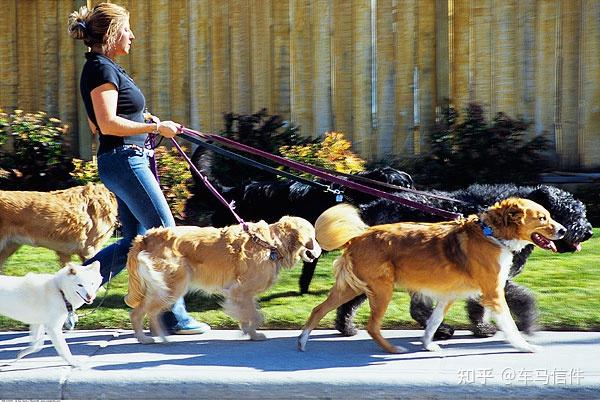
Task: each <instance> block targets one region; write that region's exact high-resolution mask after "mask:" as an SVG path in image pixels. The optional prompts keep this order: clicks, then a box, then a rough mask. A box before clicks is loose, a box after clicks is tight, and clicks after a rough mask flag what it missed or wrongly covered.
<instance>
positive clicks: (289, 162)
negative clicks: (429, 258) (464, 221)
mask: <svg viewBox="0 0 600 402" xmlns="http://www.w3.org/2000/svg"><path fill="white" fill-rule="evenodd" d="M179 129H180V132H182V133H185V134H188V135H190V136H197V137H200V138H202V139H213V140H215V141H218V142H220V143H223V144H225V145H228V146H230V147H232V148H235V149H239V150H241V151H244V152H248V153H251V154H254V155H258V156H262V157H263V158H267V159H271V160H273V161H275V162H278V163H280V164H282V165H284V166H287V167H290V168H292V169H296V170H299V171H302V172H306V173H310V174H312V175H313V176H317V177H321V178H323V179H326V180H328V181H331V182H333V183H337V184H341V185H343V186H346V187H349V188H352V189H354V190H358V191H362V192H363V193H367V194H370V195H372V196H375V197H380V198H386V199H388V200H391V201H395V202H397V203H399V204H402V205H404V206H407V207H410V208H414V209H417V210H421V211H424V212H428V213H431V214H434V215H438V216H441V217H444V218H447V219H461V218H462V217H463V216H462V214H459V213H456V212H451V211H446V210H443V209H440V208H435V207H431V206H429V205H424V204H422V203H419V202H416V201H412V200H407V199H406V198H402V197H400V196H398V195H396V194H390V193H387V192H385V191H381V190H377V189H374V188H371V187H367V186H364V185H362V184H360V183H355V182H352V181H350V180H348V179H345V178H340V177H337V176H335V175H332V174H330V173H326V172H323V171H322V170H320V169H316V168H314V167H312V166H309V165H304V164H302V163H300V162H296V161H292V160H290V159H287V158H283V157H281V156H278V155H273V154H270V153H268V152H265V151H262V150H260V149H256V148H252V147H250V146H247V145H244V144H241V143H238V142H236V141H233V140H231V139H229V138H226V137H222V136H220V135H216V134H207V133H202V132H200V131H195V130H191V129H188V128H185V127H184V126H181V127H180V128H179Z"/></svg>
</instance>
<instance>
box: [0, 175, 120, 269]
mask: <svg viewBox="0 0 600 402" xmlns="http://www.w3.org/2000/svg"><path fill="white" fill-rule="evenodd" d="M116 223H117V201H116V199H115V196H114V195H113V194H112V193H111V192H110V191H108V190H107V189H106V187H104V186H103V185H101V184H91V183H90V184H87V185H85V186H78V187H72V188H69V189H66V190H59V191H52V192H37V191H0V269H1V267H2V265H3V264H4V262H5V261H6V259H7V258H8V257H10V256H11V255H12V254H13V253H15V252H16V251H17V250H18V249H19V247H21V245H23V244H30V245H32V246H40V247H46V248H49V249H51V250H54V251H56V253H57V254H58V257H59V259H60V263H61V265H62V266H64V265H66V263H67V262H68V261H69V260H70V257H71V255H72V254H76V255H77V256H79V258H81V259H82V260H85V259H87V258H89V257H92V256H93V255H94V254H95V253H96V252H97V251H98V250H99V249H100V248H101V247H102V245H103V244H104V243H105V242H106V241H107V240H108V239H109V238H110V236H111V235H112V233H113V230H114V227H115V225H116Z"/></svg>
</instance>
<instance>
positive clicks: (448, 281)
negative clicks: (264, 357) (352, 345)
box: [298, 198, 566, 353]
mask: <svg viewBox="0 0 600 402" xmlns="http://www.w3.org/2000/svg"><path fill="white" fill-rule="evenodd" d="M315 229H316V234H317V240H318V241H319V242H320V244H321V246H322V247H323V249H325V250H333V249H338V248H342V249H343V251H342V255H341V256H340V257H339V258H338V259H337V260H336V261H335V262H334V271H335V276H336V283H335V285H334V287H333V288H332V289H331V292H330V294H329V296H328V298H327V299H326V300H325V301H324V302H323V303H321V304H320V305H319V306H317V307H315V309H314V310H313V311H312V314H311V315H310V317H309V319H308V321H307V323H306V325H305V326H304V329H303V331H302V334H301V335H300V337H299V338H298V347H299V349H300V350H304V349H305V347H306V342H307V341H308V337H309V334H310V332H311V331H312V330H313V329H314V328H315V327H316V326H317V325H318V323H319V321H320V320H321V319H322V318H323V317H324V316H325V315H326V314H327V313H328V312H329V311H331V310H333V309H335V308H337V307H338V306H339V305H340V304H342V303H344V302H346V301H348V300H350V299H352V298H353V297H355V296H356V295H358V294H362V293H365V294H366V295H367V297H368V299H369V305H370V307H371V315H370V318H369V322H368V325H367V331H368V332H369V334H370V335H371V337H372V338H373V339H374V340H375V341H376V342H377V343H378V344H379V345H380V346H381V347H382V348H383V349H384V350H386V351H387V352H389V353H398V352H401V351H402V350H401V349H398V348H396V347H394V346H392V345H391V344H390V343H389V342H388V341H387V340H385V339H384V338H383V336H382V335H381V322H382V320H383V316H384V314H385V311H386V309H387V306H388V304H389V303H390V301H391V298H392V295H393V289H394V285H395V284H398V285H401V286H402V287H404V288H406V289H408V290H410V291H412V292H419V293H423V294H426V295H428V296H429V297H431V298H433V299H434V300H436V301H437V305H436V307H435V310H434V312H433V314H432V315H431V317H430V318H429V320H428V321H427V326H426V329H425V333H424V335H423V346H424V348H425V349H427V350H430V351H438V350H440V347H439V346H438V345H437V344H436V343H434V342H433V335H434V333H435V331H436V330H437V327H438V326H439V325H440V323H441V322H442V320H443V317H444V316H445V314H446V312H447V311H448V309H449V308H450V306H451V305H452V303H453V302H454V301H455V300H456V299H458V298H464V297H470V296H472V295H475V294H477V295H480V296H481V302H482V304H483V305H484V306H485V307H486V308H487V309H489V310H490V312H491V313H492V315H493V317H494V319H495V321H496V323H497V324H498V325H499V326H500V328H501V329H502V330H503V331H504V333H505V335H506V337H507V340H508V342H510V344H511V345H513V347H515V348H516V349H518V350H521V351H526V352H534V351H537V350H538V348H537V347H536V346H534V345H531V344H529V343H528V342H527V341H526V340H525V339H524V338H523V337H522V336H521V334H520V333H519V331H518V329H517V326H516V325H515V323H514V321H513V319H512V317H511V315H510V310H509V307H508V305H507V304H506V300H505V298H504V284H505V282H506V279H507V278H508V275H509V270H510V267H511V265H512V253H513V252H516V251H520V250H521V249H522V248H523V247H525V246H526V245H527V244H536V245H538V246H540V247H542V248H544V249H554V250H555V245H554V243H553V242H552V240H557V239H560V238H562V237H563V236H564V234H565V233H566V229H565V228H564V227H563V226H562V225H561V224H559V223H558V222H555V221H554V220H552V218H551V217H550V214H549V212H548V211H547V210H546V209H545V208H543V207H542V206H541V205H539V204H537V203H535V202H533V201H530V200H526V199H518V198H510V199H507V200H504V201H501V202H499V203H496V204H495V205H494V206H492V207H491V208H489V209H488V210H486V211H485V212H483V213H481V214H479V216H477V215H471V216H470V217H468V218H467V219H463V220H460V221H451V222H441V223H408V222H407V223H395V224H387V225H379V226H373V227H369V226H367V225H366V224H364V223H363V222H362V220H361V219H360V216H359V211H358V210H357V209H356V208H354V207H351V206H349V205H345V204H343V205H339V206H335V207H333V208H330V209H328V210H327V211H325V212H324V213H323V214H322V215H321V216H320V217H319V218H318V219H317V222H316V223H315ZM487 231H490V232H491V233H486V232H487Z"/></svg>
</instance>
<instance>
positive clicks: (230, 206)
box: [171, 137, 248, 231]
mask: <svg viewBox="0 0 600 402" xmlns="http://www.w3.org/2000/svg"><path fill="white" fill-rule="evenodd" d="M171 141H172V142H173V145H175V147H176V148H177V150H178V151H179V153H180V154H181V156H182V157H183V159H185V161H186V162H187V163H188V165H190V169H191V170H192V171H193V172H194V173H195V174H196V175H197V176H198V177H200V178H201V179H202V181H203V182H204V185H205V186H206V187H207V188H208V189H209V190H210V192H211V193H213V195H214V196H215V197H217V199H218V200H219V201H221V203H223V205H225V206H226V207H227V208H229V210H230V211H231V213H232V214H233V216H234V217H235V219H236V220H237V221H238V222H239V224H240V225H242V227H243V228H244V230H245V231H248V224H247V223H246V222H244V220H243V219H242V218H241V217H240V216H239V215H238V214H237V213H236V212H235V211H234V208H235V207H234V206H233V202H232V203H229V202H227V200H226V199H225V198H223V196H222V195H221V194H220V193H219V192H218V191H217V189H215V187H214V186H213V185H212V184H211V183H210V181H208V178H207V177H206V176H205V175H203V174H202V173H200V171H199V170H198V168H197V167H196V166H194V164H193V163H192V161H191V159H190V158H189V157H188V156H187V155H186V153H185V152H184V151H183V149H181V147H180V146H179V144H178V143H177V141H175V138H174V137H173V138H171Z"/></svg>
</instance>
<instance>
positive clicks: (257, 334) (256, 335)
mask: <svg viewBox="0 0 600 402" xmlns="http://www.w3.org/2000/svg"><path fill="white" fill-rule="evenodd" d="M250 339H251V340H253V341H266V340H267V336H266V335H265V334H262V333H260V332H255V333H254V334H250Z"/></svg>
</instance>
